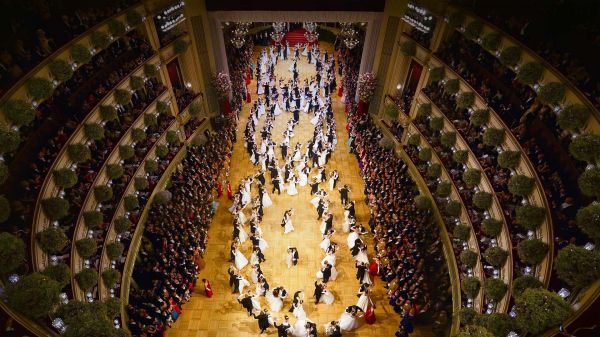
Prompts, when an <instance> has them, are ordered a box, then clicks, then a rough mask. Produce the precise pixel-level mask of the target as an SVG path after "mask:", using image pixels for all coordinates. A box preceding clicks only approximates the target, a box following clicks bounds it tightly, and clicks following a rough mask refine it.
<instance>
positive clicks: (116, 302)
mask: <svg viewBox="0 0 600 337" xmlns="http://www.w3.org/2000/svg"><path fill="white" fill-rule="evenodd" d="M104 305H105V306H106V314H107V315H108V318H111V319H112V318H115V317H117V316H119V315H120V314H121V300H120V299H119V298H118V297H109V298H107V299H106V300H105V301H104Z"/></svg>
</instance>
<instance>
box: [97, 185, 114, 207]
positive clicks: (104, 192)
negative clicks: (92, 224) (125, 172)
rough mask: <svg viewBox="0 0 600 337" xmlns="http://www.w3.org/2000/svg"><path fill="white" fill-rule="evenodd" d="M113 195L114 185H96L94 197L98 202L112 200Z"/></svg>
mask: <svg viewBox="0 0 600 337" xmlns="http://www.w3.org/2000/svg"><path fill="white" fill-rule="evenodd" d="M112 197H113V190H112V187H110V186H108V185H99V186H96V187H94V198H95V199H96V202H99V203H103V202H106V201H109V200H111V199H112Z"/></svg>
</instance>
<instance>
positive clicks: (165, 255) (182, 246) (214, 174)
mask: <svg viewBox="0 0 600 337" xmlns="http://www.w3.org/2000/svg"><path fill="white" fill-rule="evenodd" d="M233 132H235V131H234V129H233V128H232V127H227V128H226V129H225V130H224V131H223V132H221V133H219V134H218V135H217V134H209V136H208V137H207V138H208V141H207V142H206V144H205V145H203V146H200V147H192V148H190V149H189V152H188V156H187V157H186V158H185V159H184V160H183V161H182V169H181V170H180V171H179V172H175V173H174V174H173V176H172V187H171V188H170V192H171V195H172V198H171V200H170V201H169V202H168V203H166V204H161V205H159V204H154V205H153V206H152V208H151V210H150V213H149V216H148V220H147V223H146V228H145V232H144V237H143V239H142V249H141V251H140V253H139V256H140V258H141V261H140V262H138V263H137V264H136V268H135V270H134V272H133V278H134V280H135V281H136V282H137V284H138V285H139V289H137V290H134V289H132V292H131V295H130V299H129V303H130V304H129V306H128V308H127V311H128V314H129V319H130V321H129V323H128V325H129V329H130V330H131V332H132V334H133V336H142V335H143V336H163V335H164V331H165V330H166V328H167V326H170V325H171V323H172V322H173V321H174V320H176V319H177V317H178V315H179V313H180V312H181V310H182V307H181V306H182V305H183V304H184V303H186V302H187V301H188V299H189V296H190V295H191V292H192V290H193V288H194V286H195V285H196V281H197V273H198V271H199V265H200V259H201V256H202V255H203V254H204V250H205V249H206V243H207V240H208V235H207V231H208V226H209V225H210V222H211V220H212V216H213V214H214V209H213V198H214V189H215V187H216V185H217V182H218V177H219V172H220V169H221V168H222V166H223V162H224V160H225V159H226V158H227V157H229V156H230V154H231V139H232V137H233Z"/></svg>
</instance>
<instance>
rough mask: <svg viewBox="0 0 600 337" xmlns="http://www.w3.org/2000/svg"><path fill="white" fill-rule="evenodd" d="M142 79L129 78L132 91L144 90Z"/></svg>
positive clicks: (137, 77) (138, 77)
mask: <svg viewBox="0 0 600 337" xmlns="http://www.w3.org/2000/svg"><path fill="white" fill-rule="evenodd" d="M144 85H145V83H144V79H143V78H142V77H140V76H135V75H133V76H131V77H130V78H129V86H130V87H131V89H132V90H133V91H138V90H142V89H144Z"/></svg>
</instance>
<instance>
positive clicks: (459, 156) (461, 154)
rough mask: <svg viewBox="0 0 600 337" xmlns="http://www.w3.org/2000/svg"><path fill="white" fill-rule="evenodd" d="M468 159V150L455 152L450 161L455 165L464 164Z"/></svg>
mask: <svg viewBox="0 0 600 337" xmlns="http://www.w3.org/2000/svg"><path fill="white" fill-rule="evenodd" d="M468 159H469V151H468V150H456V151H454V153H453V154H452V160H454V161H455V162H457V163H460V164H464V163H466V162H467V160H468Z"/></svg>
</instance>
